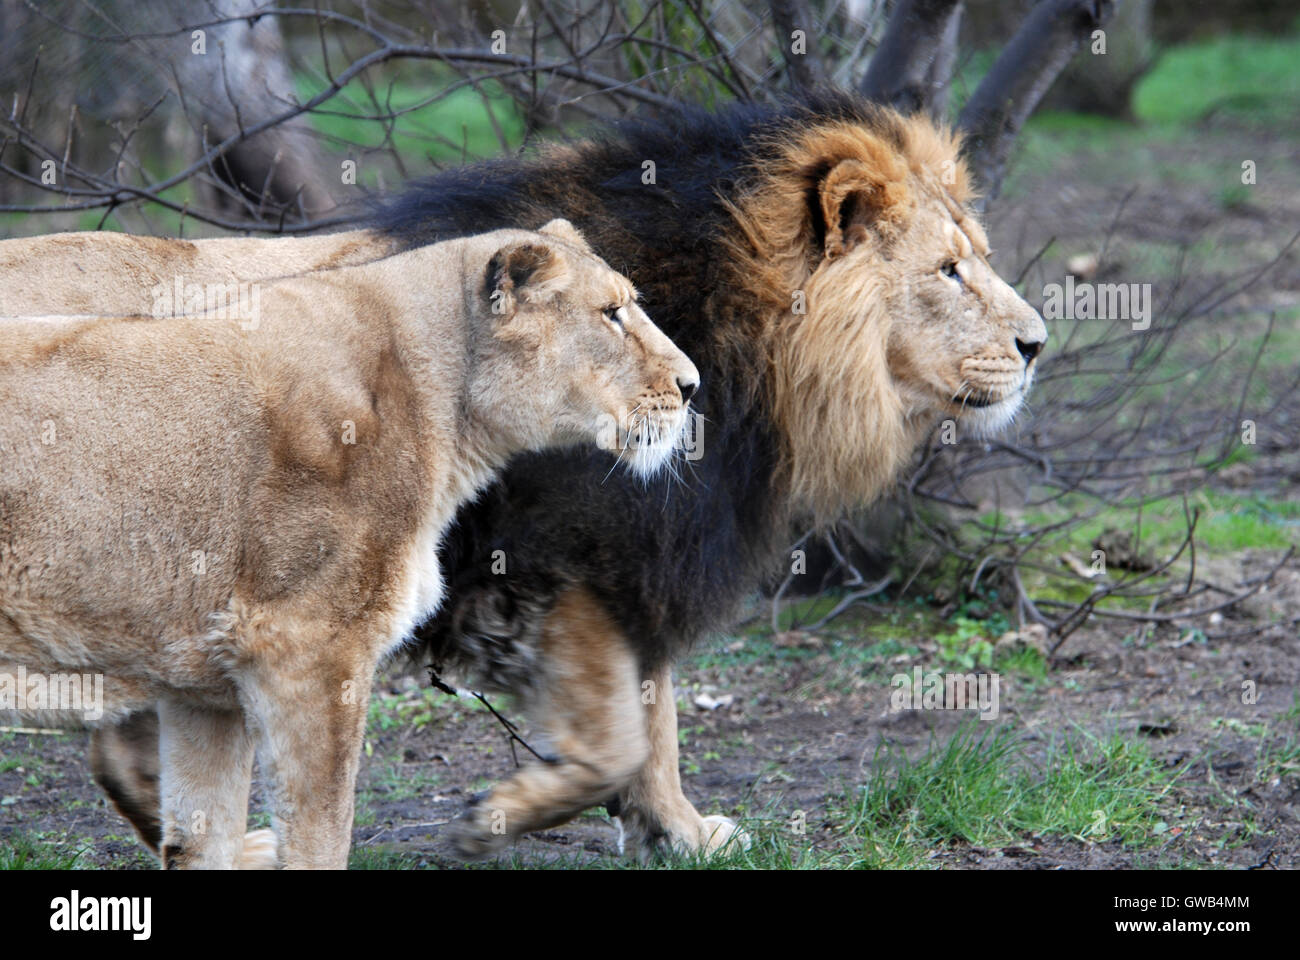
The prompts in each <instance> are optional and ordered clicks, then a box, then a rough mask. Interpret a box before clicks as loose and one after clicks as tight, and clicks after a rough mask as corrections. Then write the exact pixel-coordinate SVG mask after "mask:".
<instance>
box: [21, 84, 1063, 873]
mask: <svg viewBox="0 0 1300 960" xmlns="http://www.w3.org/2000/svg"><path fill="white" fill-rule="evenodd" d="M970 200H971V188H970V186H969V181H968V175H967V172H966V168H965V166H964V165H963V163H962V160H961V157H960V153H959V143H958V142H957V141H956V140H955V139H954V138H953V137H952V136H950V135H948V134H947V133H946V132H944V131H943V130H940V129H937V128H936V127H935V126H933V125H932V124H931V123H930V122H929V121H928V120H926V119H924V118H921V117H916V118H910V119H909V118H904V117H901V116H899V115H898V114H896V113H893V112H892V111H889V110H886V109H883V108H880V107H877V106H874V105H872V104H870V103H867V102H864V101H862V100H860V99H857V98H855V97H853V96H850V95H847V94H837V93H829V92H822V93H819V94H816V95H814V96H812V97H811V98H809V99H808V100H807V101H806V102H802V103H794V104H788V105H785V106H782V107H778V108H770V107H757V106H741V107H735V108H732V109H729V110H725V111H723V112H720V113H717V114H706V113H702V112H691V113H685V114H682V115H679V116H673V117H670V118H668V119H665V120H660V121H653V120H651V121H640V122H634V123H629V124H627V125H625V126H623V127H621V128H620V129H616V130H613V131H610V132H609V133H608V134H607V135H605V136H603V137H601V138H599V139H596V140H592V141H588V142H580V143H573V144H564V145H556V146H552V147H550V148H547V149H544V150H543V151H541V152H540V153H539V154H538V155H536V156H534V157H531V158H525V159H517V158H511V159H505V160H499V161H496V162H492V163H487V164H481V165H478V166H474V167H470V168H466V169H463V170H454V171H450V172H447V173H443V174H440V175H438V176H435V177H434V178H432V179H431V180H429V181H427V182H425V183H423V184H421V185H417V186H414V187H413V188H412V189H410V190H409V191H408V192H406V193H405V194H403V195H401V196H400V197H398V198H397V199H395V200H394V201H393V202H392V203H391V204H390V205H389V207H388V209H387V211H386V212H385V213H384V214H383V216H382V217H380V218H379V220H378V222H377V224H376V226H377V230H378V232H377V233H375V234H372V235H370V237H369V238H368V239H367V243H377V244H379V245H380V247H381V248H384V247H385V246H386V245H389V244H392V245H396V246H401V247H414V246H419V245H421V244H425V243H430V242H434V241H436V240H440V239H443V238H447V237H455V236H462V235H465V234H467V233H471V232H474V231H476V230H478V229H481V228H482V227H483V226H484V225H488V226H492V225H506V224H513V223H518V224H523V225H533V226H536V225H540V224H542V223H545V222H546V221H547V220H549V219H550V218H552V217H557V216H563V217H568V218H569V219H571V220H573V221H574V222H575V223H577V224H578V225H579V226H580V227H581V228H582V230H583V232H584V233H585V235H586V236H587V238H588V240H589V241H590V242H591V243H592V246H593V247H594V248H595V249H596V251H597V252H598V253H600V255H601V256H603V257H605V259H607V260H608V261H609V262H610V263H611V264H612V265H613V266H615V267H616V268H618V269H621V270H624V271H625V272H627V273H628V274H630V276H631V277H632V279H633V280H634V281H635V283H636V284H637V286H638V288H639V289H640V290H641V291H642V294H643V297H644V303H645V304H646V307H647V309H648V310H649V311H650V312H651V314H652V315H653V316H654V317H655V318H656V321H657V322H658V323H659V324H660V325H661V327H663V329H664V330H665V331H666V332H667V333H668V334H669V335H670V336H671V337H673V339H674V340H675V341H676V342H677V343H678V344H679V345H680V346H682V347H683V348H684V349H685V350H687V352H688V353H689V354H690V355H691V356H692V358H693V359H694V360H695V361H696V363H697V364H698V365H699V366H700V367H701V372H702V377H703V380H702V387H701V389H700V391H699V393H698V394H697V396H696V397H695V398H694V399H693V400H692V407H693V408H694V409H696V410H697V411H698V413H699V415H700V419H701V420H702V421H703V423H704V431H703V435H702V437H699V438H697V442H698V449H697V450H696V452H695V455H697V456H698V459H693V460H692V461H691V462H690V463H689V464H687V465H686V469H684V470H683V471H682V472H681V479H680V480H678V479H675V478H672V477H667V476H661V477H659V478H658V479H656V480H655V481H653V482H652V483H651V484H650V489H649V491H648V492H647V491H646V490H645V489H644V487H643V486H642V484H641V483H640V482H638V481H634V480H633V479H632V478H629V477H626V476H619V475H617V474H616V475H614V476H611V477H608V479H606V474H607V473H608V470H609V467H608V462H607V459H606V458H605V457H604V456H602V455H601V454H600V453H599V452H598V451H596V450H594V449H590V450H588V451H586V452H585V453H583V454H581V455H576V456H575V455H573V454H572V453H566V454H565V455H555V454H545V453H542V454H531V455H527V456H524V457H520V458H517V459H516V460H514V461H513V462H512V463H511V464H510V465H509V467H508V468H507V469H506V470H505V471H504V473H503V474H502V475H501V478H500V480H499V481H498V482H497V483H495V484H493V485H491V486H490V487H489V488H488V490H487V491H486V492H485V493H484V495H482V496H481V497H479V498H478V499H477V500H476V501H475V502H473V503H472V504H467V505H466V506H465V507H463V508H462V509H461V511H460V512H459V515H458V517H457V522H456V524H455V526H454V527H453V529H452V530H451V531H450V533H449V535H448V537H447V538H446V539H445V540H444V542H443V546H442V552H441V558H442V566H443V570H444V571H445V572H446V574H447V577H448V589H447V597H446V602H445V603H444V605H443V607H442V609H441V610H440V611H439V614H438V615H437V617H436V618H434V619H433V620H431V621H430V622H428V623H426V624H424V625H423V626H421V627H420V628H419V630H418V631H417V634H418V637H419V638H420V640H421V641H422V642H423V643H424V645H425V650H426V652H427V656H428V659H429V660H430V661H432V662H435V663H437V664H440V665H441V666H442V667H443V668H451V667H453V666H455V665H456V664H460V665H461V667H462V669H467V670H468V671H469V672H471V673H473V674H476V675H477V676H478V677H480V678H481V680H482V682H484V683H488V684H490V685H493V686H496V687H499V688H505V689H508V690H512V691H513V692H515V693H517V694H519V695H520V696H521V697H522V700H523V704H524V706H525V708H526V709H527V710H528V712H529V713H530V715H531V716H532V718H533V720H534V723H535V724H536V725H537V726H538V727H539V728H540V729H541V730H542V731H543V732H544V733H546V734H547V735H548V737H547V740H548V742H549V743H550V744H552V748H553V749H552V752H553V753H554V754H555V756H556V758H557V760H558V761H559V762H558V763H552V764H544V765H543V764H537V765H533V766H531V767H528V768H525V770H523V771H522V772H521V773H520V774H518V775H516V776H515V777H514V778H512V779H511V780H510V781H508V782H507V783H506V784H504V785H503V786H502V787H500V788H498V791H496V792H495V793H494V795H493V796H492V797H490V798H489V799H488V800H487V801H486V802H484V803H481V804H479V805H478V806H477V807H475V808H474V809H472V810H470V811H469V812H468V819H467V821H466V822H467V824H468V829H467V831H466V832H465V833H464V834H463V836H462V837H461V838H460V843H461V847H462V849H463V850H465V851H466V852H471V853H473V852H482V851H484V850H485V849H490V848H492V847H495V846H498V845H500V844H502V843H505V842H507V841H508V840H509V839H511V838H512V837H514V836H516V835H518V833H520V832H523V831H525V830H528V829H535V828H538V827H542V826H546V825H548V824H555V823H560V822H562V821H564V820H565V819H567V818H569V817H572V816H573V815H575V814H576V813H577V812H579V811H580V810H582V809H583V808H585V807H588V806H592V805H596V804H598V803H601V802H606V803H607V805H608V806H609V808H610V809H611V811H612V812H614V813H615V814H616V815H618V816H619V817H620V818H621V822H622V826H623V828H624V836H625V838H626V842H627V844H628V845H629V846H630V848H631V850H632V852H634V853H635V854H637V855H645V854H648V853H651V852H653V851H655V850H657V849H661V848H675V849H679V850H700V851H712V850H716V849H718V848H720V847H722V846H723V845H724V844H725V843H726V842H727V841H728V840H730V839H731V838H732V837H733V836H735V835H736V828H735V827H734V825H733V824H732V823H731V822H730V821H729V820H727V819H726V818H725V817H721V816H711V817H701V816H700V814H699V813H697V812H696V810H695V808H694V807H693V806H692V805H691V803H690V802H689V801H688V800H687V799H686V797H685V796H684V795H683V793H682V787H681V781H680V778H679V774H678V764H677V717H676V709H675V700H674V695H673V687H672V675H671V665H672V662H673V660H674V658H676V657H677V656H679V655H680V654H681V652H682V651H683V650H685V649H686V648H687V647H689V646H690V644H692V643H693V642H695V641H697V640H699V639H700V638H702V637H704V636H707V635H708V634H709V633H711V632H714V631H717V630H722V629H725V628H726V627H727V626H728V625H729V624H730V623H731V621H732V619H733V617H734V613H735V611H736V610H737V608H738V606H739V604H740V603H741V601H742V600H743V599H744V598H745V597H747V596H750V595H752V594H753V593H754V591H756V590H757V589H758V588H759V586H760V584H761V583H762V582H763V581H764V580H765V579H766V578H767V577H768V576H769V575H771V574H772V573H773V572H776V571H780V570H781V569H782V568H783V567H786V568H788V564H789V553H788V550H789V544H790V542H791V541H792V539H793V538H794V536H796V535H797V533H800V532H802V530H803V529H806V525H807V524H808V523H810V522H819V521H826V522H828V521H830V520H832V519H834V518H836V517H837V516H839V515H841V514H842V513H843V512H844V511H847V510H849V509H851V508H853V507H856V506H858V505H861V504H863V503H867V502H869V501H871V500H872V499H873V498H875V497H877V496H878V495H879V494H880V493H881V492H882V490H884V489H886V488H887V486H888V485H889V484H890V482H891V480H892V479H893V478H894V477H895V476H896V475H897V474H898V472H899V470H900V468H901V467H902V466H903V465H904V464H905V463H907V461H908V459H909V457H910V456H911V454H912V453H913V451H914V449H915V448H916V446H917V444H918V442H919V441H920V440H921V438H922V437H924V436H925V434H926V432H927V431H928V430H929V429H930V427H931V426H932V425H933V424H934V423H936V422H937V421H939V420H943V419H945V418H952V419H953V420H955V421H956V422H957V423H958V424H959V426H960V432H961V433H963V434H969V435H980V434H985V433H989V432H991V431H994V430H997V429H999V428H1000V427H1002V426H1004V425H1006V424H1007V423H1009V422H1010V421H1011V420H1012V419H1013V418H1014V417H1015V415H1016V413H1017V411H1018V410H1019V408H1020V405H1021V403H1022V402H1023V399H1024V396H1025V394H1026V393H1027V391H1028V390H1029V387H1030V383H1031V382H1032V380H1033V375H1034V370H1035V365H1036V357H1037V356H1038V352H1039V350H1040V349H1041V348H1042V346H1043V343H1044V341H1045V340H1046V336H1047V333H1046V330H1045V328H1044V326H1043V323H1042V320H1041V318H1040V317H1039V316H1038V315H1037V313H1036V312H1035V311H1034V310H1033V309H1032V308H1031V307H1030V306H1029V305H1028V304H1027V303H1025V302H1024V301H1023V300H1022V299H1021V298H1020V297H1019V296H1018V295H1017V294H1016V293H1015V291H1014V290H1012V289H1011V288H1010V287H1009V286H1008V285H1007V284H1006V283H1005V282H1003V281H1002V280H1001V279H1000V278H999V277H998V275H997V274H996V273H995V272H994V270H993V269H992V267H991V266H990V265H989V262H988V256H989V250H988V244H987V241H986V239H985V236H984V232H983V230H982V229H981V228H980V225H979V223H978V222H977V220H976V218H975V216H974V215H973V214H972V212H971V210H970V208H969V202H970ZM322 240H323V241H325V242H328V241H329V238H322ZM221 242H227V241H221ZM290 243H292V241H291V242H290ZM0 247H3V245H0ZM285 249H286V250H287V249H291V248H290V247H286V248H285ZM11 277H12V273H11V272H10V271H8V270H6V269H4V267H3V261H2V259H0V290H4V289H6V288H8V287H9V285H10V284H11V282H12V279H11ZM137 295H139V296H143V292H142V291H140V292H137ZM497 551H503V553H497ZM500 556H505V557H507V558H508V560H509V562H508V563H507V565H506V571H505V572H504V573H496V572H494V570H493V565H494V558H496V557H500ZM575 662H578V663H583V664H584V665H585V668H584V670H583V671H582V672H580V673H574V672H572V671H568V670H566V669H565V668H564V667H565V665H566V664H571V663H575ZM590 691H601V692H602V696H601V697H600V698H599V699H598V700H596V701H590V700H588V699H587V698H586V697H585V696H584V694H586V693H588V692H590ZM575 697H576V698H581V702H583V703H584V704H591V708H590V709H586V708H584V709H583V710H571V709H568V706H569V704H571V703H573V702H575V699H574V698H575ZM154 726H155V721H154V720H153V718H152V717H151V716H149V715H147V714H139V715H136V716H135V717H133V718H131V720H130V721H129V722H127V723H124V724H123V725H121V726H119V727H116V728H109V729H105V730H102V731H100V732H99V734H97V741H98V742H97V756H98V757H99V759H100V762H98V763H97V766H96V776H97V778H98V779H99V782H100V783H101V784H102V785H104V786H105V788H106V789H107V790H108V791H109V793H110V795H111V796H113V797H114V798H115V800H116V801H117V802H118V805H119V807H120V808H121V809H122V810H123V812H124V813H126V814H127V816H128V817H130V818H131V819H132V821H133V822H134V823H135V824H136V826H137V827H138V828H139V829H140V830H141V833H142V836H144V837H145V839H146V841H148V839H149V837H150V831H151V830H152V831H153V834H154V835H155V836H156V834H157V814H156V811H157V809H158V805H157V792H156V789H155V788H154V786H153V784H152V781H151V775H152V773H153V767H154V765H156V759H155V758H156V755H157V750H156V747H154V746H153V745H154V744H156V742H157V734H156V731H155V729H154ZM498 809H508V810H509V811H510V813H511V815H510V816H508V817H507V825H508V833H507V834H504V835H500V836H493V837H491V838H490V839H489V840H488V841H487V842H486V843H484V842H482V833H481V830H480V829H479V827H478V826H476V825H477V824H481V822H482V820H483V819H484V818H487V817H490V816H491V814H492V812H493V811H494V810H498ZM155 842H156V841H155Z"/></svg>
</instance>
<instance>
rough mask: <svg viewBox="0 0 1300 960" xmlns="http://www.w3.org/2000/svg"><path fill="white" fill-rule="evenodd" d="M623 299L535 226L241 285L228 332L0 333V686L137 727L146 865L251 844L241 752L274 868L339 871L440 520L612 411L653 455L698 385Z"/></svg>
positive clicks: (645, 463) (221, 858) (227, 854)
mask: <svg viewBox="0 0 1300 960" xmlns="http://www.w3.org/2000/svg"><path fill="white" fill-rule="evenodd" d="M137 249H138V248H137ZM155 255H156V256H157V257H158V258H159V260H160V261H162V260H167V261H170V262H171V264H172V265H173V266H174V265H175V264H177V263H179V262H181V261H182V260H183V259H184V258H185V257H186V256H188V254H187V253H186V252H185V251H184V250H181V249H168V248H166V247H165V246H164V247H163V248H160V249H158V250H156V251H155ZM161 274H162V279H163V280H164V281H165V279H166V277H165V270H162V271H161ZM67 276H69V275H65V279H67ZM72 286H73V284H72V283H71V282H70V281H69V283H68V286H67V288H65V289H64V291H63V294H64V295H68V296H70V295H71V294H70V293H69V291H70V290H71V288H72ZM634 294H635V291H633V290H632V288H631V285H630V284H629V283H628V282H627V280H626V279H625V278H623V277H621V276H619V275H618V274H616V273H614V272H613V271H612V270H610V269H609V268H608V267H607V266H606V265H605V264H604V263H603V262H601V261H600V260H599V259H598V258H596V257H595V256H594V255H592V253H591V252H590V250H589V249H588V248H587V247H586V246H585V244H583V243H582V241H581V238H580V237H579V236H577V235H576V233H575V232H574V231H573V230H572V227H571V226H569V225H568V224H566V223H563V222H557V223H554V224H551V225H548V227H546V228H544V229H543V231H542V233H539V234H532V233H525V232H523V231H497V232H495V233H492V234H486V235H483V236H481V237H474V238H468V239H465V240H455V241H449V242H447V243H445V244H439V245H436V246H433V247H426V248H422V249H419V250H415V251H411V252H410V253H405V254H401V255H398V256H393V257H389V258H386V259H381V260H377V261H375V262H373V263H365V264H363V265H360V266H352V267H347V268H340V269H336V270H327V271H324V272H321V273H317V274H314V275H312V276H309V277H297V278H292V279H285V280H277V281H274V282H267V283H266V284H265V290H264V291H263V292H262V294H261V301H260V307H261V309H260V311H259V314H258V316H257V317H256V318H255V322H253V323H247V324H246V323H242V322H232V321H230V320H222V319H214V318H212V317H209V316H203V315H187V316H181V317H165V318H154V317H148V316H139V315H136V316H123V317H86V316H79V317H70V318H69V317H59V316H55V315H53V313H52V312H51V311H42V312H40V313H41V315H39V316H37V317H27V318H13V317H8V318H4V319H0V335H2V336H3V338H4V342H5V344H6V351H5V352H4V354H3V355H0V410H3V415H0V449H4V450H5V451H6V455H7V462H6V470H5V472H4V473H3V475H0V504H3V510H0V664H13V665H22V666H25V667H26V669H27V670H28V671H29V672H35V671H44V672H50V673H52V672H60V671H66V670H72V669H76V670H80V671H95V672H101V673H103V674H106V675H107V676H108V678H109V679H110V680H111V681H112V683H109V684H106V690H107V691H108V692H109V693H110V696H111V697H112V700H113V702H110V703H109V704H108V705H107V711H106V717H107V718H108V720H109V721H110V722H111V721H115V720H117V719H120V718H121V717H122V715H123V714H124V713H126V712H129V711H131V710H138V709H141V708H150V707H153V706H154V705H155V704H156V705H157V707H158V711H159V719H160V728H161V736H160V761H161V767H160V777H161V805H162V855H163V860H164V863H165V864H166V865H168V866H181V867H198V866H204V867H231V866H237V865H239V864H240V863H241V862H242V861H243V860H244V859H245V858H246V857H247V855H248V851H249V844H250V842H253V844H254V846H256V841H254V838H252V837H250V838H247V839H246V838H245V837H244V828H245V823H246V816H247V791H248V781H249V775H250V765H251V762H252V755H253V746H254V743H255V742H256V741H260V742H261V744H262V749H263V755H264V758H265V759H266V760H268V761H269V763H270V765H271V769H272V782H273V786H274V791H275V796H274V801H275V808H276V828H277V830H276V832H277V833H278V835H279V838H280V839H279V859H280V860H281V861H282V862H283V863H284V864H285V865H286V866H290V867H336V868H337V867H341V866H343V865H345V864H346V857H347V849H348V842H349V839H350V832H351V822H352V805H353V784H354V781H355V775H356V768H357V762H358V752H359V749H358V748H359V745H360V740H361V735H362V731H363V727H364V722H365V715H366V704H367V700H368V695H369V687H370V682H371V679H372V676H373V673H374V669H375V666H376V663H377V661H378V660H379V658H380V657H381V656H382V655H383V654H384V653H386V652H387V651H389V650H391V649H393V648H394V646H395V645H397V644H398V643H399V642H400V641H401V640H402V639H403V638H404V637H405V636H406V635H407V633H408V632H409V630H410V629H411V628H412V627H413V626H414V625H415V624H416V623H418V622H419V621H420V620H421V619H423V618H424V617H426V616H428V615H429V614H430V613H431V612H432V611H433V610H434V609H436V607H437V605H438V603H439V601H440V599H441V592H442V582H441V577H440V574H439V571H438V568H437V544H438V540H439V537H440V534H441V532H442V530H443V529H444V527H445V525H446V524H447V523H448V522H450V520H451V518H452V517H453V515H454V512H455V509H456V507H457V505H458V504H459V503H460V502H461V501H463V500H464V499H465V498H466V497H469V496H471V495H473V493H474V492H475V491H476V490H478V489H479V488H480V487H482V486H483V485H484V484H485V483H486V482H488V480H490V478H491V476H492V474H493V472H494V471H495V470H496V469H498V468H499V467H500V466H501V465H502V464H503V463H504V462H505V460H506V459H507V458H508V457H509V456H510V455H511V454H513V453H515V452H518V451H520V450H525V449H536V448H539V447H542V446H551V445H556V444H564V443H572V442H578V441H582V440H590V439H593V438H596V437H599V436H600V435H601V433H602V431H604V430H605V429H606V423H607V422H608V421H609V420H611V419H621V418H622V417H623V416H624V415H625V413H626V411H628V410H630V409H633V408H637V407H640V408H642V409H643V410H644V411H645V412H644V413H643V415H642V417H643V420H642V423H643V425H644V428H645V429H646V430H647V431H649V432H652V433H654V434H656V435H658V436H661V437H673V438H675V437H676V436H677V435H678V434H679V433H680V431H681V428H682V426H683V425H684V422H685V416H686V410H685V404H684V403H683V402H682V398H681V390H680V389H679V387H680V388H681V389H685V388H687V387H693V386H694V384H695V383H696V382H697V381H698V374H697V373H696V371H695V369H694V367H693V366H692V365H691V364H690V362H689V360H687V359H686V358H685V357H684V356H683V355H682V354H681V353H680V351H678V350H677V349H676V348H675V347H673V345H672V344H671V343H670V342H669V341H668V340H667V338H666V337H664V336H663V334H662V333H660V332H659V331H658V330H657V329H656V328H655V327H654V326H653V324H651V323H650V321H649V320H648V318H646V317H645V315H644V313H642V312H641V311H640V310H639V308H637V307H636V306H635V304H634V302H633V298H634ZM493 304H496V305H497V306H498V308H499V310H500V312H494V311H493V307H492V305H493ZM612 307H618V308H619V314H618V317H619V320H620V321H621V323H619V324H615V323H612V322H611V321H610V320H609V319H608V318H607V317H606V316H605V314H604V311H605V310H606V309H607V308H612ZM673 397H676V401H675V402H673V400H672V398H673ZM43 431H44V432H43ZM664 456H666V450H662V449H661V450H658V451H653V452H650V453H647V454H645V456H644V457H643V458H642V459H641V460H640V461H639V462H637V463H635V464H634V465H636V466H639V468H641V469H645V470H650V469H653V468H654V467H656V466H657V465H658V464H659V463H660V462H662V460H663V458H664ZM196 556H198V557H201V558H202V561H201V565H200V566H195V564H196V563H197V562H198V561H196V559H195V557H196ZM262 844H263V846H264V845H265V840H264V838H262Z"/></svg>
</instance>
